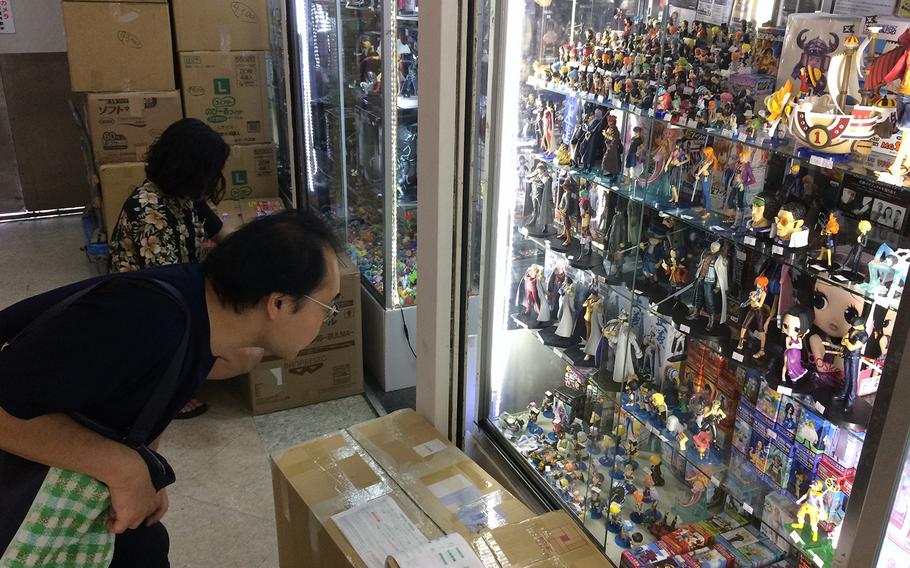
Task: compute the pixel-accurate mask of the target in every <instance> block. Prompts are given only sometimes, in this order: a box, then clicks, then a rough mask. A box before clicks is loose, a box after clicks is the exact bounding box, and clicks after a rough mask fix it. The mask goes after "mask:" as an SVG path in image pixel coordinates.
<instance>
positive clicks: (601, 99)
mask: <svg viewBox="0 0 910 568" xmlns="http://www.w3.org/2000/svg"><path fill="white" fill-rule="evenodd" d="M597 102H599V103H603V102H604V98H603V95H598V96H597Z"/></svg>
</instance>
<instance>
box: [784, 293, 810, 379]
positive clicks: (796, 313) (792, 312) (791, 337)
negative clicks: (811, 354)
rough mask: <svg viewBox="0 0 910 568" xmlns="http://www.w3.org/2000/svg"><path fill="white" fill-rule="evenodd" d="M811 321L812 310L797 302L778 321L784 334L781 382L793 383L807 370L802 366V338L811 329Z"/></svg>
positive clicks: (803, 375)
mask: <svg viewBox="0 0 910 568" xmlns="http://www.w3.org/2000/svg"><path fill="white" fill-rule="evenodd" d="M812 322H813V316H812V312H811V311H809V309H808V308H805V307H803V306H800V305H799V304H796V305H794V306H791V307H790V309H789V310H787V313H786V314H784V317H783V319H782V320H781V322H780V330H781V332H782V333H783V334H784V364H783V367H782V368H781V371H780V378H781V382H783V383H790V384H792V383H795V382H797V381H799V380H800V379H802V378H803V377H805V376H806V374H807V373H808V372H809V371H808V370H807V369H806V368H805V367H804V366H803V338H805V337H806V335H807V334H808V333H809V331H810V330H811V329H812Z"/></svg>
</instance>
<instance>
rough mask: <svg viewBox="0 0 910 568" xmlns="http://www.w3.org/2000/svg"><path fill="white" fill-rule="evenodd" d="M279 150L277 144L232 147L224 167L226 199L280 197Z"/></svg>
mask: <svg viewBox="0 0 910 568" xmlns="http://www.w3.org/2000/svg"><path fill="white" fill-rule="evenodd" d="M277 163H278V149H277V147H276V146H275V145H274V144H252V145H243V146H241V145H235V146H231V155H230V157H228V161H227V163H226V164H225V165H224V179H225V181H227V191H226V193H225V197H227V198H228V199H247V198H249V197H278V167H277Z"/></svg>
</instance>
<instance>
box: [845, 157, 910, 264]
mask: <svg viewBox="0 0 910 568" xmlns="http://www.w3.org/2000/svg"><path fill="white" fill-rule="evenodd" d="M908 207H910V198H908V195H907V192H903V191H901V190H900V189H898V188H896V187H893V186H890V185H887V184H884V183H880V182H878V181H874V180H870V179H865V178H861V177H859V176H855V175H853V174H850V173H847V174H844V182H843V191H842V193H841V198H840V209H841V211H843V212H844V214H845V215H846V216H848V217H851V218H853V219H855V220H856V221H861V220H863V219H867V220H869V221H871V222H872V223H873V224H875V225H879V226H881V227H884V228H886V229H890V230H892V231H897V232H901V233H903V232H904V231H905V230H906V229H907V228H908V226H910V224H908V222H907V208H908ZM868 252H870V253H874V252H875V251H874V250H870V251H868Z"/></svg>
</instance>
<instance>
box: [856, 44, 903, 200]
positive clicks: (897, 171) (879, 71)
mask: <svg viewBox="0 0 910 568" xmlns="http://www.w3.org/2000/svg"><path fill="white" fill-rule="evenodd" d="M897 43H898V46H897V47H896V48H894V49H892V50H891V51H889V52H887V53H885V54H883V55H882V56H881V57H878V58H877V59H875V61H874V62H873V63H872V65H871V66H870V69H869V71H868V73H867V76H866V77H865V88H866V89H867V90H868V91H870V92H878V90H879V89H880V88H881V87H882V86H884V85H887V84H889V83H891V82H892V81H894V80H895V79H900V86H899V87H898V90H897V112H896V114H895V116H896V119H897V124H896V126H897V128H898V129H899V130H900V131H901V136H902V137H903V138H902V139H903V140H910V28H908V29H906V30H904V33H902V34H901V36H900V37H899V38H898V40H897ZM908 172H910V144H901V146H900V148H899V149H898V151H897V156H895V158H894V162H893V163H892V164H891V167H890V168H888V170H887V172H880V174H879V177H883V178H884V177H889V178H890V179H891V180H893V181H897V182H899V183H900V184H903V182H904V179H905V176H906V175H907V173H908Z"/></svg>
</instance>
